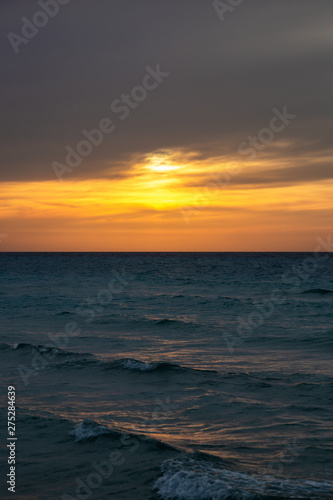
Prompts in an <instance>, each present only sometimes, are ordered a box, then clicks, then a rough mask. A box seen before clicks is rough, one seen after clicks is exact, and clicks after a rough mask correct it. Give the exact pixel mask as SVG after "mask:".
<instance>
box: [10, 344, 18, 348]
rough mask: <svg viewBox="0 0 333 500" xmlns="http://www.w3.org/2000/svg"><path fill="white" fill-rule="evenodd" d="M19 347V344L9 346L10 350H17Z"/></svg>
mask: <svg viewBox="0 0 333 500" xmlns="http://www.w3.org/2000/svg"><path fill="white" fill-rule="evenodd" d="M19 345H20V344H13V345H12V346H11V348H12V349H18V346H19Z"/></svg>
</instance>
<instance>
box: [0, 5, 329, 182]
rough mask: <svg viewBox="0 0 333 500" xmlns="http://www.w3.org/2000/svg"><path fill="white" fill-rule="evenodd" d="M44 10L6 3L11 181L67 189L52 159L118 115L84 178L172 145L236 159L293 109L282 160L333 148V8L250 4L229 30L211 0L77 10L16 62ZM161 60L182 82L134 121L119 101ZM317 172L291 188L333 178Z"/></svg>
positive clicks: (308, 168) (4, 133) (64, 13)
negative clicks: (53, 182) (14, 37)
mask: <svg viewBox="0 0 333 500" xmlns="http://www.w3.org/2000/svg"><path fill="white" fill-rule="evenodd" d="M36 10H40V8H39V7H38V4H37V2H29V3H28V2H26V1H23V0H22V1H19V0H11V1H2V2H0V18H1V28H2V33H3V37H2V41H1V46H0V52H1V60H2V66H1V73H2V74H1V82H2V83H1V87H2V90H1V96H2V97H1V99H2V102H1V111H2V113H1V116H2V120H1V151H2V159H1V163H0V168H1V171H0V180H1V181H12V180H26V181H30V180H39V179H40V180H46V179H54V173H53V171H52V170H51V167H50V165H51V163H52V162H53V161H59V162H63V160H64V158H65V154H66V152H65V147H66V146H67V145H71V146H75V145H76V144H77V143H78V142H79V141H80V140H81V139H82V138H83V137H82V134H81V131H82V129H85V128H86V129H88V130H89V129H92V128H95V127H96V125H97V123H98V122H99V121H100V120H101V119H102V118H103V117H107V116H109V117H110V118H114V119H115V123H116V131H115V133H114V134H112V135H111V136H109V137H107V138H106V139H105V141H104V142H103V144H102V145H101V146H100V147H98V148H96V149H95V150H94V151H93V153H92V155H91V156H90V157H89V158H87V159H86V160H84V161H83V163H82V165H81V166H80V167H79V168H78V169H77V171H76V172H75V173H73V176H75V177H76V178H79V177H87V178H90V177H91V178H96V177H102V176H104V175H106V174H105V171H106V169H107V170H108V174H107V175H110V173H109V169H110V167H111V169H114V170H113V171H114V175H115V176H119V175H123V174H125V173H126V172H125V171H126V169H127V168H128V165H127V164H126V160H127V159H128V158H129V157H130V155H132V154H140V153H145V152H149V151H153V150H156V149H159V148H170V147H183V148H189V149H195V150H197V151H199V152H201V153H202V155H203V158H204V157H205V156H207V157H210V156H211V155H212V150H213V151H214V154H215V153H216V154H222V153H223V154H231V155H234V154H236V153H237V146H238V144H239V143H240V142H241V141H242V140H244V139H246V137H247V136H248V135H250V134H256V133H257V132H258V131H259V130H260V129H261V128H263V127H265V126H266V124H267V123H268V122H269V119H270V117H271V114H272V108H274V107H277V108H282V107H283V106H284V105H287V107H288V110H290V112H291V113H294V114H297V120H296V121H295V122H294V123H293V125H292V126H291V127H290V128H288V129H287V130H286V131H285V132H284V139H289V140H290V146H286V147H285V148H284V149H283V150H278V149H274V154H275V155H276V158H279V157H280V156H281V157H288V156H294V155H295V154H296V153H297V151H302V152H303V153H304V151H307V153H308V155H309V157H310V158H313V159H314V160H315V157H316V155H318V154H320V153H322V151H323V150H330V149H331V148H332V147H333V144H332V138H331V130H332V121H333V119H332V116H333V114H332V111H333V109H332V108H333V103H332V99H331V88H332V80H333V68H332V64H331V62H332V61H331V54H332V48H333V34H332V30H331V26H330V24H331V22H330V20H331V19H332V14H333V4H332V2H330V1H327V0H318V1H316V2H313V0H294V1H293V2H290V0H272V1H270V2H267V0H251V2H250V1H245V2H244V3H243V4H241V5H240V6H239V7H237V8H236V9H235V11H234V12H232V13H229V14H228V15H226V19H225V21H224V22H223V23H221V21H220V20H219V18H218V16H217V14H216V12H215V11H214V8H213V6H212V2H210V1H208V2H207V1H203V0H177V1H176V0H168V1H167V2H162V1H156V0H142V1H140V2H137V1H135V0H113V1H112V2H110V1H107V0H99V1H98V2H91V1H89V0H71V1H70V2H69V3H68V4H67V5H63V6H61V8H60V12H59V14H58V15H57V16H55V17H54V18H53V19H50V20H49V23H48V24H47V26H45V27H44V28H41V29H40V30H39V32H38V34H37V35H36V36H35V37H34V38H33V39H31V40H30V41H29V43H27V44H26V45H22V46H20V51H19V53H18V54H15V53H14V51H13V49H12V47H11V45H10V43H9V40H8V39H7V37H6V34H7V33H8V32H10V31H12V32H15V33H20V30H21V26H22V21H21V17H22V16H26V17H27V18H29V19H31V18H32V16H33V14H34V13H35V12H36ZM158 63H159V64H160V65H161V69H162V70H163V71H167V72H170V76H169V77H168V78H167V79H166V80H165V82H163V84H162V85H161V86H160V87H159V88H158V89H156V90H155V91H153V92H151V93H150V94H149V95H148V98H147V99H146V101H144V102H142V103H141V104H140V105H139V107H138V108H137V109H135V110H133V112H132V113H131V115H130V116H129V117H128V119H126V120H125V121H123V122H121V121H120V120H119V117H115V116H114V115H113V113H112V111H111V110H110V103H111V102H112V101H113V100H114V99H116V98H117V97H119V96H120V95H121V94H122V93H124V92H125V93H126V92H129V91H130V90H131V89H132V88H133V87H134V86H135V85H138V84H140V83H141V81H142V78H143V77H144V75H145V73H146V71H145V67H146V66H147V65H150V66H152V67H154V66H155V65H157V64H158ZM272 151H273V150H272ZM272 154H273V153H272ZM314 165H315V163H314ZM313 168H314V167H313V166H312V163H311V161H310V163H309V164H308V165H305V166H304V167H302V166H297V167H289V173H288V172H285V176H286V179H289V180H291V181H294V178H295V177H296V178H298V176H300V178H311V179H313V180H316V179H322V178H329V177H331V174H330V172H329V167H328V166H323V167H321V168H320V169H317V168H315V170H313ZM280 174H281V171H280V170H279V175H280ZM111 175H112V174H111ZM265 175H266V174H265ZM272 176H273V177H274V175H273V174H271V175H269V177H268V180H269V181H271V179H272ZM254 180H255V179H254ZM248 181H249V182H252V181H251V179H250V178H249V179H248ZM261 182H263V180H262V181H261Z"/></svg>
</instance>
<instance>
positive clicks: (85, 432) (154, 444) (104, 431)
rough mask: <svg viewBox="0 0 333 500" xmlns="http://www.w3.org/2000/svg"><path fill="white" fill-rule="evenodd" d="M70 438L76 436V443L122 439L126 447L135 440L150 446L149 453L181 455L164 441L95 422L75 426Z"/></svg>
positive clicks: (88, 421) (85, 421)
mask: <svg viewBox="0 0 333 500" xmlns="http://www.w3.org/2000/svg"><path fill="white" fill-rule="evenodd" d="M69 435H70V436H74V438H75V439H74V443H82V442H87V441H94V440H95V439H97V438H99V437H102V438H103V437H104V438H112V439H120V440H121V442H122V444H125V445H126V441H127V440H130V439H131V440H132V439H133V438H134V439H135V440H137V441H138V442H141V443H142V442H145V443H146V445H147V446H148V451H149V449H150V450H155V451H158V450H173V451H174V452H176V453H179V450H178V449H177V448H175V447H173V446H171V445H169V444H167V443H164V442H163V441H159V440H158V439H155V438H152V437H150V436H147V435H145V434H135V433H132V432H128V431H127V430H125V429H113V428H110V427H107V426H105V425H101V424H99V423H97V422H94V421H93V420H88V419H85V420H83V421H82V422H80V423H79V424H77V425H76V426H75V428H74V429H73V430H72V431H70V432H69Z"/></svg>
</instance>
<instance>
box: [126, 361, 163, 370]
mask: <svg viewBox="0 0 333 500" xmlns="http://www.w3.org/2000/svg"><path fill="white" fill-rule="evenodd" d="M121 365H122V367H123V368H126V369H127V370H134V371H140V372H149V371H152V370H155V368H157V366H158V364H157V363H145V362H144V361H137V360H136V359H124V360H123V361H122V363H121Z"/></svg>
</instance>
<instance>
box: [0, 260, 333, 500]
mask: <svg viewBox="0 0 333 500" xmlns="http://www.w3.org/2000/svg"><path fill="white" fill-rule="evenodd" d="M332 262H333V261H332V255H331V254H325V253H323V254H317V255H315V254H311V253H308V254H304V253H290V254H288V253H276V254H274V253H272V254H268V253H264V254H259V253H258V254H255V253H250V254H232V253H230V254H228V253H179V254H177V253H151V254H149V253H111V254H108V253H92V254H91V253H83V254H76V253H63V254H52V253H50V254H47V253H45V254H43V253H32V254H19V253H12V254H5V253H2V254H0V263H1V265H0V275H1V289H0V304H1V339H0V360H1V364H0V371H1V400H2V405H1V406H2V410H1V415H0V417H1V422H0V424H1V436H2V439H1V443H2V450H1V470H2V471H3V472H2V473H1V474H2V477H1V481H2V482H1V486H0V487H1V492H0V497H1V498H4V499H6V498H15V499H20V500H21V499H22V500H23V499H24V500H30V499H31V500H32V499H34V500H35V499H48V500H53V499H59V500H60V499H61V500H73V499H80V500H87V499H88V498H91V499H98V500H104V499H105V500H106V499H114V500H222V499H223V500H227V499H228V500H250V499H251V500H259V499H267V500H268V499H270V500H273V499H291V498H293V499H295V498H296V499H312V500H315V499H332V498H333V447H332V427H333V425H332V400H333V396H332V388H333V373H332V353H333V326H332V316H333V314H332V313H333V308H332V306H333V265H332ZM9 385H11V386H14V387H15V389H16V407H17V420H16V436H17V445H16V470H17V477H16V492H15V494H13V493H10V492H8V491H7V488H6V486H5V484H4V483H5V481H4V479H5V474H6V473H7V472H6V470H7V468H8V465H7V455H8V449H7V448H6V445H3V443H6V441H5V439H6V437H7V434H6V433H7V421H6V402H7V399H6V396H7V386H9Z"/></svg>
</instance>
